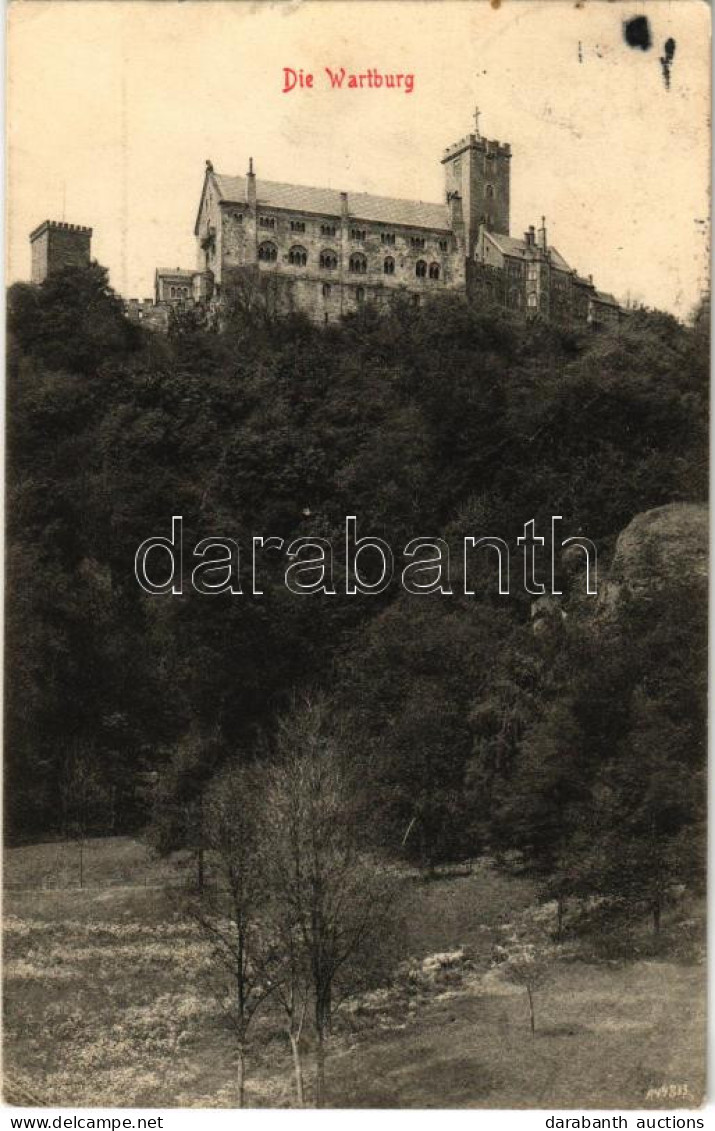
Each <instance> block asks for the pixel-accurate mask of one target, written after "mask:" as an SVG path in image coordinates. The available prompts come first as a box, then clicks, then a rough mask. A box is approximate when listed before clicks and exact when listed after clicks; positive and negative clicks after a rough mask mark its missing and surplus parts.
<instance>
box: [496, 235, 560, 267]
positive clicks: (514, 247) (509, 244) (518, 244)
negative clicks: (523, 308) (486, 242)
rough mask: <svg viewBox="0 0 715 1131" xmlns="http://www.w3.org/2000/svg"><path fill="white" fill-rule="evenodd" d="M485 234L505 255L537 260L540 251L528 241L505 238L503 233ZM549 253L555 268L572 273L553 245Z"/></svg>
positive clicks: (511, 237)
mask: <svg viewBox="0 0 715 1131" xmlns="http://www.w3.org/2000/svg"><path fill="white" fill-rule="evenodd" d="M485 234H486V235H487V236H488V237H489V239H490V240H491V241H492V243H494V244H496V246H497V247H498V248H499V251H501V252H502V254H503V255H513V256H514V257H515V258H520V259H535V258H536V256H535V254H534V253H535V252H536V251H539V250H540V249H539V248H538V247H534V246H533V245H532V244H528V243H527V242H526V240H517V239H515V238H514V236H504V235H502V233H501V232H486V233H485ZM549 253H550V255H551V263H552V265H553V266H554V267H557V268H558V269H559V270H560V271H571V268H570V267H569V265H568V263H567V262H566V260H565V259H564V257H563V255H561V253H560V252H559V251H557V250H556V248H555V247H554V246H553V244H552V245H550V247H549Z"/></svg>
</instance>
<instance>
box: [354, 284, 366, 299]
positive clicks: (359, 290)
mask: <svg viewBox="0 0 715 1131" xmlns="http://www.w3.org/2000/svg"><path fill="white" fill-rule="evenodd" d="M355 298H356V299H357V300H358V302H364V301H365V288H364V287H356V288H355Z"/></svg>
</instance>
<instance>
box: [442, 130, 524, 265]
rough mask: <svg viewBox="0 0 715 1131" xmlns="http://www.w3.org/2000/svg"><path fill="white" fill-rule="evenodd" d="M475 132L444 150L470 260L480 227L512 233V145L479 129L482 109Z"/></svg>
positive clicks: (448, 185)
mask: <svg viewBox="0 0 715 1131" xmlns="http://www.w3.org/2000/svg"><path fill="white" fill-rule="evenodd" d="M474 117H475V132H474V133H471V134H467V136H466V137H463V138H462V139H461V140H460V141H458V142H455V144H454V145H450V146H449V147H448V148H447V149H446V150H445V153H444V157H443V158H442V164H443V165H444V177H445V189H446V192H447V199H448V200H451V199H453V198H454V195H455V194H457V196H458V197H459V198H460V199H461V202H462V216H463V219H464V241H465V253H466V255H467V257H468V258H469V259H471V258H472V257H473V255H474V249H475V247H476V245H477V240H478V238H479V226H480V224H484V226H485V228H487V230H488V231H490V232H499V233H501V235H504V236H508V235H509V190H510V180H511V169H510V165H511V146H510V145H502V144H501V142H498V141H489V140H488V139H487V138H484V137H482V135H481V134H480V132H479V112H478V111H477V112H476V113H475V115H474Z"/></svg>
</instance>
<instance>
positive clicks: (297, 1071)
mask: <svg viewBox="0 0 715 1131" xmlns="http://www.w3.org/2000/svg"><path fill="white" fill-rule="evenodd" d="M263 931H264V935H263V948H262V958H261V962H262V967H263V971H264V977H265V981H266V984H267V985H268V986H270V988H271V989H272V991H273V997H274V1000H275V1001H276V1002H277V1003H278V1005H279V1006H280V1008H281V1010H282V1012H283V1015H284V1017H285V1028H286V1034H287V1036H288V1041H289V1044H290V1048H291V1055H292V1058H293V1074H294V1078H295V1093H296V1101H297V1103H298V1107H304V1105H305V1088H304V1084H303V1050H302V1038H303V1031H304V1027H305V1020H306V1014H307V1012H308V1006H309V1004H310V996H311V978H310V970H309V969H308V967H307V965H306V956H305V949H304V947H303V946H302V941H301V937H300V932H299V929H298V924H297V923H296V922H295V921H294V919H293V917H292V916H291V914H290V912H288V913H287V914H286V908H285V907H282V906H281V905H276V904H275V903H274V904H273V905H271V906H270V908H269V910H268V913H267V915H266V918H265V919H264V923H263Z"/></svg>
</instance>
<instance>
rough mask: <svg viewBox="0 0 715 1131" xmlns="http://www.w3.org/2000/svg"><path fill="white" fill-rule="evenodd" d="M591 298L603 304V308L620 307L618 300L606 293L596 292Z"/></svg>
mask: <svg viewBox="0 0 715 1131" xmlns="http://www.w3.org/2000/svg"><path fill="white" fill-rule="evenodd" d="M593 297H594V298H595V299H596V301H597V302H602V303H603V304H604V306H617V307H620V303H619V302H618V299H616V298H614V297H613V295H610V294H609V293H608V291H596V293H595V295H594V296H593Z"/></svg>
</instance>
